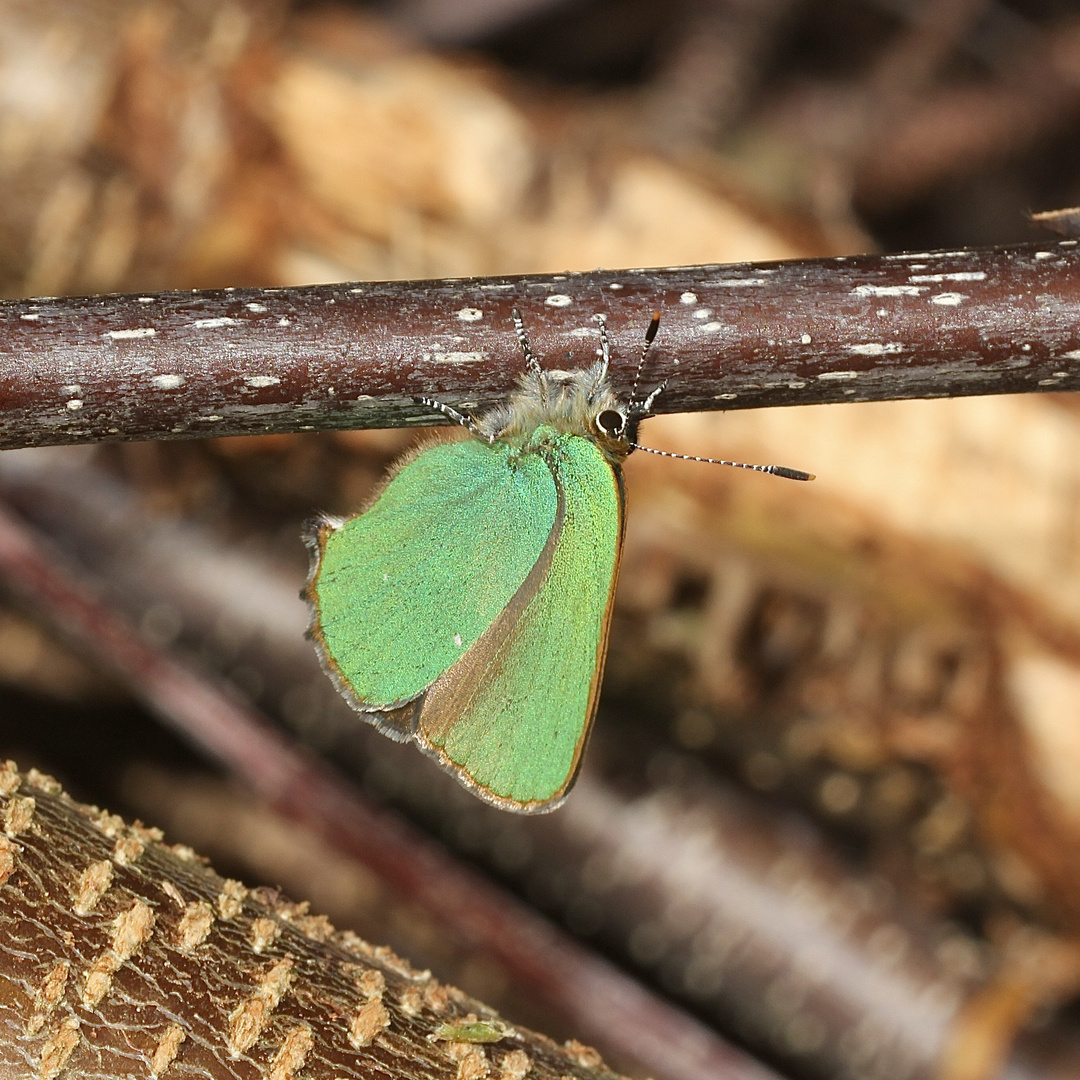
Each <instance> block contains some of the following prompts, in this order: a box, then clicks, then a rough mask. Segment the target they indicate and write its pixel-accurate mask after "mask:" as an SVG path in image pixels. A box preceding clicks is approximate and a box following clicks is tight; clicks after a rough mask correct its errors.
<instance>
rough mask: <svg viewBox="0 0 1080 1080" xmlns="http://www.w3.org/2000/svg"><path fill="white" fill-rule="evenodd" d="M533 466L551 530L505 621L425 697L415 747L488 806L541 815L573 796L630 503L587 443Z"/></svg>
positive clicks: (555, 451)
mask: <svg viewBox="0 0 1080 1080" xmlns="http://www.w3.org/2000/svg"><path fill="white" fill-rule="evenodd" d="M527 456H535V457H537V458H542V459H543V460H545V461H546V463H547V465H548V466H549V467H550V469H551V474H552V475H553V477H554V479H555V486H556V491H557V496H558V506H557V514H556V522H555V527H554V528H553V529H552V530H551V533H550V536H549V538H548V540H547V542H546V543H545V545H544V547H543V550H542V552H541V553H540V555H539V557H538V559H537V560H536V562H535V563H534V565H533V567H532V570H531V571H530V573H529V575H528V577H527V578H526V579H525V581H524V582H523V584H522V586H521V588H520V589H519V590H518V591H517V593H516V594H515V596H514V597H513V598H512V600H511V601H510V602H509V603H508V604H507V606H506V607H505V608H504V609H503V610H502V611H501V612H500V614H499V616H498V618H497V619H495V620H494V621H493V622H492V624H491V625H490V626H489V627H488V629H487V630H486V631H485V632H484V634H483V635H482V636H481V637H480V638H479V639H478V640H477V642H476V644H475V645H473V647H472V648H471V649H470V650H469V651H468V652H467V653H466V654H465V655H464V656H463V657H462V658H461V659H460V660H459V661H458V662H457V663H456V664H455V665H454V666H453V667H451V668H449V669H448V670H447V671H446V672H445V674H443V675H441V676H440V677H439V678H438V679H437V680H436V681H435V683H434V684H433V685H432V686H431V687H430V689H429V690H428V691H427V693H426V694H425V695H424V699H423V703H422V705H421V709H420V715H419V730H418V733H417V738H418V740H419V741H420V742H421V744H422V745H426V746H427V747H428V748H429V749H430V750H433V751H434V752H436V753H437V754H438V756H439V759H440V760H441V761H442V762H443V764H444V765H445V766H446V767H448V768H450V769H452V770H453V771H454V772H456V773H457V774H458V776H459V777H460V778H461V779H462V780H463V781H465V782H466V783H467V784H468V785H469V786H470V787H472V788H473V789H474V790H476V791H477V793H478V794H480V795H481V796H483V797H484V798H486V799H487V800H489V801H491V802H495V803H496V804H498V805H500V806H503V807H504V808H506V809H513V810H522V811H536V810H548V809H553V808H554V807H555V806H557V805H558V804H559V802H561V801H562V799H563V798H564V797H565V795H566V793H567V792H568V791H569V789H570V787H571V785H572V784H573V782H574V779H575V777H576V775H577V770H578V766H579V765H580V762H581V756H582V754H583V752H584V749H585V743H586V740H587V738H588V734H589V729H590V727H591V725H592V720H593V716H594V715H595V712H596V703H597V699H598V696H599V691H600V682H601V678H602V675H603V668H604V660H605V657H606V654H607V635H608V627H609V625H610V616H611V602H612V598H613V595H614V591H615V581H616V577H617V575H618V566H619V557H620V554H621V549H622V529H623V520H624V505H625V497H624V494H623V488H622V476H621V473H620V472H619V471H618V470H617V469H615V468H614V467H613V466H612V465H611V464H610V463H609V462H608V461H607V459H606V458H605V457H604V455H603V454H602V453H601V452H600V450H599V449H598V448H597V447H596V446H595V445H594V444H593V443H592V442H590V441H589V440H588V439H585V438H582V437H580V436H574V435H563V436H559V437H557V438H556V439H555V440H554V441H553V442H552V443H551V444H550V445H549V446H547V447H546V448H545V449H544V450H542V451H539V452H537V453H536V454H535V455H527Z"/></svg>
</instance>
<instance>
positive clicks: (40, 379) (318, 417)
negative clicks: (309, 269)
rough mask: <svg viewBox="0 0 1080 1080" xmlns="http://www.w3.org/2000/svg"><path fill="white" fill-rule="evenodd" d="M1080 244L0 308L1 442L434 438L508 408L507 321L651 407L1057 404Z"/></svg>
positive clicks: (1078, 339)
mask: <svg viewBox="0 0 1080 1080" xmlns="http://www.w3.org/2000/svg"><path fill="white" fill-rule="evenodd" d="M1076 244H1077V241H1076V240H1062V241H1059V242H1057V243H1048V244H1028V245H1022V246H1019V247H1014V248H987V249H982V250H965V251H945V252H929V253H921V254H918V253H916V254H905V255H881V256H879V255H863V256H856V257H852V258H840V259H810V260H802V261H796V260H792V261H790V262H777V263H743V264H740V265H734V266H688V267H671V268H667V269H661V270H612V271H606V270H604V271H600V270H598V271H593V272H591V273H573V274H556V275H551V274H544V275H533V276H524V277H503V278H471V279H445V280H440V281H412V282H397V281H390V282H370V283H363V284H359V285H356V284H349V283H345V284H340V285H312V286H305V287H300V288H286V289H222V290H213V291H203V292H173V293H155V294H147V295H140V294H132V295H128V296H92V297H82V298H79V297H60V298H54V299H38V300H11V301H5V302H3V303H0V372H2V374H0V401H3V405H4V412H3V424H2V426H0V449H9V448H12V447H18V446H40V445H47V444H53V443H73V442H100V441H110V440H112V441H115V440H125V439H170V438H173V439H175V438H199V437H206V436H218V435H241V434H264V433H266V432H288V431H312V430H315V429H320V430H322V429H332V428H369V427H398V426H402V425H405V424H437V423H444V422H445V419H444V418H443V417H441V416H439V415H438V413H436V412H435V410H433V409H430V408H427V407H426V406H422V405H417V404H416V403H415V402H414V401H413V397H414V396H415V395H426V396H430V397H435V398H437V399H439V400H440V401H443V402H445V403H446V404H448V405H452V406H454V407H456V408H458V409H462V410H464V411H465V412H470V413H472V412H476V411H477V410H478V409H479V410H482V409H484V408H487V407H489V406H491V405H493V404H495V403H497V402H500V401H502V400H505V396H506V394H507V392H508V391H509V390H510V389H511V388H512V387H513V386H514V384H515V383H516V381H517V379H518V376H519V375H520V374H521V372H522V370H523V360H522V356H521V350H520V347H519V345H518V342H517V339H516V337H515V335H514V328H513V321H512V317H511V315H512V312H513V310H514V309H515V308H517V309H520V311H521V312H522V315H523V317H524V319H525V323H526V326H527V329H528V331H529V334H530V337H531V338H532V343H533V347H534V350H535V352H536V354H537V356H539V357H540V358H541V362H542V363H543V364H544V366H546V367H581V366H583V365H585V364H587V363H590V362H591V361H592V360H593V358H594V357H595V355H596V350H597V345H598V337H597V328H596V324H595V321H594V316H595V315H596V314H598V313H603V314H604V315H605V316H606V318H607V320H608V324H609V327H610V330H611V333H612V338H613V345H614V358H613V370H612V379H613V382H614V384H615V387H616V389H617V391H618V392H619V393H620V394H622V395H625V396H626V397H627V398H628V397H629V396H630V391H631V387H632V385H633V384H634V379H635V373H636V370H637V362H638V355H639V353H640V349H641V341H642V336H643V334H644V332H645V328H646V326H647V325H648V323H649V319H650V317H651V314H652V312H653V311H660V313H661V317H662V322H661V329H660V334H659V336H658V337H657V340H656V344H655V346H654V349H653V352H651V353H650V355H649V357H648V360H647V363H646V364H645V370H644V371H643V372H642V378H641V382H640V384H639V390H640V392H641V394H642V395H644V394H646V393H648V391H649V390H650V389H651V388H653V387H655V386H657V385H658V384H659V383H660V382H661V381H662V380H664V379H670V383H669V385H668V387H667V388H666V389H665V391H664V393H663V394H661V395H660V397H659V398H658V400H657V403H656V409H657V411H659V412H687V411H695V410H706V409H712V410H716V409H746V408H760V407H763V406H769V405H817V404H822V403H829V402H839V401H883V400H891V399H896V398H913V397H915V398H918V397H954V396H963V395H967V394H1004V393H1022V392H1027V391H1039V390H1071V389H1075V387H1076V386H1077V380H1078V378H1080V255H1078V254H1077V251H1076Z"/></svg>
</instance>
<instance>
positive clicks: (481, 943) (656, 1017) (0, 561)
mask: <svg viewBox="0 0 1080 1080" xmlns="http://www.w3.org/2000/svg"><path fill="white" fill-rule="evenodd" d="M48 552H49V545H48V544H47V542H45V541H44V539H43V538H42V537H40V536H39V535H36V534H35V533H34V531H33V530H32V529H30V528H29V527H28V526H26V525H25V524H23V523H22V522H21V521H20V520H19V519H18V517H17V516H16V515H14V514H12V513H10V512H9V511H6V510H0V580H2V581H3V583H4V585H5V586H6V587H7V588H8V589H9V590H11V591H14V592H16V593H19V594H21V595H22V596H24V597H26V598H27V599H30V600H31V601H32V602H33V603H34V606H35V609H36V610H37V611H38V613H39V614H40V615H41V616H42V617H43V618H46V619H48V620H49V621H51V622H52V623H53V624H54V625H55V626H56V627H57V628H58V629H59V630H60V631H61V632H62V633H64V634H65V635H66V636H67V637H68V638H69V639H70V640H72V641H74V642H76V643H77V644H78V645H79V646H80V647H81V648H82V649H83V650H85V651H87V652H88V653H89V654H90V655H92V656H94V657H96V658H97V659H99V660H100V662H102V663H103V664H104V665H105V666H106V667H107V668H108V669H109V670H111V671H113V672H115V673H116V674H118V675H119V676H120V677H121V678H122V679H124V680H125V681H126V682H127V683H128V685H129V686H130V688H131V689H132V690H133V691H134V692H135V693H136V695H137V696H139V697H140V698H141V699H142V700H144V701H145V702H146V703H147V704H148V705H150V707H151V708H153V709H154V711H156V712H157V713H159V714H160V715H161V716H162V717H163V718H165V719H166V720H167V721H168V722H169V723H170V724H171V725H172V726H174V727H175V728H177V729H178V730H180V731H181V732H182V733H183V734H184V735H185V736H186V737H188V738H189V739H191V740H192V741H193V742H194V743H196V745H198V746H200V747H201V748H202V749H203V750H205V751H207V752H208V753H210V754H211V755H212V756H214V757H215V758H217V759H218V760H220V761H222V762H223V763H225V764H226V765H227V766H228V767H229V768H230V769H231V770H232V771H233V772H234V773H235V774H236V775H238V776H240V777H241V778H243V779H244V780H245V781H246V782H247V783H248V784H250V785H251V786H252V787H253V788H254V789H255V790H256V791H258V792H259V793H260V794H261V795H262V796H263V797H265V798H266V799H267V800H268V801H269V802H271V803H272V804H273V805H274V806H275V807H277V808H278V809H279V810H281V811H282V812H283V813H285V814H286V815H288V816H289V817H291V818H293V819H294V820H297V821H299V822H302V823H304V824H307V825H308V826H310V827H312V828H313V829H315V830H317V831H318V832H319V833H320V834H321V835H323V836H325V837H326V838H327V839H328V840H329V841H330V842H331V843H333V844H334V845H335V846H337V847H339V848H340V849H341V850H342V851H345V852H347V853H348V854H350V855H352V856H354V857H356V858H358V859H360V860H361V861H363V862H365V863H366V864H367V865H369V866H371V867H372V868H373V869H374V870H376V872H377V873H378V874H379V875H380V876H381V877H382V878H383V879H384V880H386V881H387V882H389V883H390V884H392V885H393V886H394V887H395V888H396V890H397V891H398V893H399V894H400V895H402V896H403V897H405V898H407V899H409V900H412V901H413V902H415V903H418V904H420V905H422V906H423V907H424V908H425V909H426V910H428V911H429V912H430V913H431V914H432V915H433V917H435V918H436V919H438V920H439V921H440V922H441V923H442V924H443V925H444V926H446V927H447V928H448V929H449V930H450V931H451V932H452V933H454V934H455V935H456V937H457V938H458V939H459V940H460V941H461V942H462V943H464V944H467V945H469V946H470V947H472V948H475V949H478V950H484V951H487V952H489V953H490V954H491V955H492V956H493V957H494V958H495V959H497V960H499V961H500V962H502V963H504V964H506V966H508V967H510V968H512V969H513V970H514V971H515V973H516V974H517V975H518V977H519V978H521V979H522V980H524V981H525V982H526V983H527V984H528V985H530V986H531V987H532V989H533V991H534V992H535V993H537V994H540V995H543V996H544V997H545V998H546V999H547V1000H548V1001H549V1002H551V1004H552V1005H554V1006H555V1007H557V1008H559V1009H560V1010H561V1011H562V1012H563V1014H564V1015H566V1016H567V1017H568V1018H569V1019H570V1020H571V1021H572V1023H573V1024H574V1025H575V1027H577V1028H578V1029H579V1030H581V1031H582V1032H583V1033H584V1034H586V1036H587V1037H589V1038H592V1039H594V1040H595V1041H601V1040H604V1041H605V1042H606V1045H607V1046H609V1047H611V1048H612V1049H613V1051H615V1052H617V1053H619V1054H620V1055H623V1056H625V1057H627V1058H629V1059H631V1060H634V1061H637V1062H640V1063H641V1065H643V1066H644V1067H645V1068H647V1069H648V1070H650V1071H651V1072H653V1073H654V1074H655V1075H657V1076H664V1077H669V1078H671V1080H705V1078H707V1077H708V1078H718V1077H719V1078H727V1080H769V1078H770V1075H771V1074H770V1073H769V1072H768V1070H766V1069H764V1068H763V1067H761V1066H758V1065H757V1064H756V1063H754V1062H753V1061H752V1060H751V1059H750V1058H748V1057H746V1056H744V1055H743V1054H741V1053H739V1052H738V1051H736V1050H734V1049H733V1048H730V1047H729V1046H727V1044H725V1043H724V1042H723V1040H722V1039H721V1038H720V1037H719V1036H718V1035H716V1034H715V1033H713V1032H712V1031H710V1030H709V1029H708V1028H706V1027H705V1026H704V1025H703V1024H700V1023H698V1022H697V1021H695V1020H693V1019H691V1018H690V1017H689V1016H688V1015H686V1014H685V1013H683V1012H681V1011H680V1010H678V1009H677V1008H675V1007H673V1006H671V1005H669V1004H667V1003H666V1002H664V1001H662V1000H661V999H659V998H658V997H656V996H655V995H654V994H652V993H651V992H649V991H648V990H646V989H645V988H644V987H643V986H641V985H640V984H639V983H637V982H636V981H635V980H633V979H632V978H630V977H629V976H627V975H624V974H623V973H621V972H620V971H619V970H618V969H616V968H615V967H614V966H613V965H611V964H610V963H608V962H606V961H604V960H603V959H601V958H600V957H599V956H597V955H595V954H593V953H591V952H589V951H588V950H586V949H584V948H583V947H581V946H578V945H576V944H575V943H574V942H573V941H571V940H570V939H569V938H568V937H566V936H565V935H564V934H562V933H561V932H560V931H559V930H558V929H557V928H556V927H555V926H554V925H552V924H550V923H548V922H547V921H546V920H544V919H542V918H540V917H539V916H538V915H536V914H534V913H532V912H530V911H529V910H528V909H527V908H525V907H524V905H522V904H521V903H519V902H518V901H516V900H514V899H513V898H512V897H511V896H509V895H508V894H506V893H504V892H503V891H502V890H500V889H498V888H497V887H496V886H493V885H490V884H488V883H487V882H485V881H484V880H482V879H481V878H480V877H479V876H478V875H477V874H476V873H475V872H473V871H470V870H468V869H466V868H465V867H464V866H463V865H461V864H459V863H457V862H456V861H455V860H454V859H453V858H451V857H449V856H447V855H446V854H445V853H444V852H443V851H442V850H441V849H440V848H438V847H437V846H436V845H435V844H433V843H432V842H430V841H428V840H426V839H424V838H423V837H421V836H420V835H419V833H417V832H416V831H415V830H413V829H412V828H410V827H409V826H407V825H406V824H405V823H404V822H402V821H401V820H400V819H398V818H397V817H395V816H394V815H392V814H389V813H387V812H385V811H382V810H380V809H378V808H376V807H375V806H373V805H372V804H370V803H369V802H368V801H367V800H365V799H364V798H363V797H362V796H359V795H358V794H357V793H356V792H355V791H354V790H353V789H352V788H351V787H350V786H349V785H348V784H346V783H345V782H343V781H342V780H341V778H340V777H339V776H338V775H337V774H336V773H334V772H333V771H332V770H331V769H329V768H328V767H326V766H324V765H322V764H321V763H319V762H317V761H316V760H314V759H313V758H311V757H310V756H308V755H306V754H304V753H302V752H300V751H297V750H296V749H294V748H293V747H292V746H291V745H290V744H289V743H288V742H287V741H286V740H285V739H284V738H283V737H282V736H280V735H279V734H277V733H276V732H274V731H272V730H270V729H269V728H268V726H267V725H266V724H265V723H264V722H262V720H261V718H259V717H258V716H257V715H255V714H254V713H253V712H252V711H251V710H250V709H248V708H247V707H245V706H243V705H241V704H239V703H238V702H236V701H235V700H234V699H233V698H232V697H231V696H230V695H228V694H227V693H225V692H224V691H222V690H221V689H219V688H217V687H215V686H214V685H212V683H210V682H209V681H208V680H207V679H206V678H205V677H203V676H201V675H200V674H198V673H197V672H195V671H194V670H192V669H190V668H189V667H187V666H186V665H184V664H182V663H180V662H178V661H177V660H175V659H173V658H171V657H169V656H167V655H165V654H163V653H162V652H161V651H160V650H158V649H156V648H154V647H152V646H149V645H147V644H146V643H145V642H143V641H142V640H140V639H139V637H138V636H137V635H136V634H135V633H134V632H133V631H132V630H131V629H130V628H129V627H128V626H127V624H126V623H125V622H124V620H123V619H121V618H119V617H117V616H116V615H115V614H113V613H112V612H111V611H109V610H108V608H106V607H105V606H104V605H103V604H101V603H100V602H99V601H98V600H97V599H96V598H95V597H94V596H93V595H92V594H91V591H90V590H89V589H87V588H85V587H83V586H82V585H80V584H79V583H77V582H76V581H75V580H73V578H72V577H70V576H69V575H68V574H67V573H65V572H64V571H63V570H62V569H61V568H60V567H59V565H58V564H57V563H56V562H55V561H54V560H53V559H52V558H50V555H49V553H48ZM297 641H298V644H299V639H297Z"/></svg>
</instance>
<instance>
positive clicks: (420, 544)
mask: <svg viewBox="0 0 1080 1080" xmlns="http://www.w3.org/2000/svg"><path fill="white" fill-rule="evenodd" d="M508 458H509V451H508V449H507V447H505V446H503V445H499V444H497V445H495V446H489V445H488V444H486V443H483V442H480V441H478V440H469V441H466V442H453V443H446V444H442V445H436V446H432V447H429V448H428V449H426V450H424V451H423V452H422V453H420V454H419V455H418V456H417V457H416V458H414V459H413V460H411V461H408V462H407V463H406V464H405V465H404V466H403V467H402V468H401V469H400V470H399V471H398V472H397V473H396V475H395V476H394V477H393V478H392V479H391V481H390V482H389V484H387V486H386V487H385V488H384V489H383V491H382V493H381V494H380V495H379V497H378V498H377V499H376V501H375V502H374V504H373V505H372V506H371V507H370V508H369V509H368V510H366V511H365V512H364V513H362V514H359V515H358V516H356V517H353V518H350V519H348V520H347V521H346V522H344V523H343V524H342V525H340V526H339V527H337V528H333V527H332V526H331V525H330V524H328V523H324V524H322V525H321V526H320V527H319V528H318V529H317V530H316V534H315V536H314V537H313V543H314V544H315V545H317V551H316V565H315V569H314V571H313V573H312V577H311V580H310V582H309V584H308V589H307V596H308V599H309V600H310V602H311V605H312V610H313V621H312V636H313V637H314V638H315V641H316V642H317V644H318V645H319V647H320V652H321V653H322V657H323V660H324V663H325V665H326V667H327V668H328V670H329V671H330V673H331V674H332V675H333V676H334V678H335V681H336V682H337V683H338V686H339V688H340V689H341V690H342V691H343V692H344V693H345V694H346V696H347V697H349V698H350V699H351V700H352V702H353V704H354V705H355V706H356V707H357V708H359V709H361V710H362V711H366V712H375V711H383V710H391V709H394V708H395V707H397V706H400V705H403V704H404V703H406V702H409V701H412V700H414V699H415V698H417V697H418V695H420V694H421V693H422V692H423V691H424V689H425V688H426V687H427V686H429V685H430V684H431V683H432V682H433V681H434V680H435V679H437V678H438V677H439V676H440V675H441V674H442V673H443V672H445V671H446V670H447V669H448V668H450V667H452V666H453V665H454V664H455V663H456V662H457V661H458V660H460V659H461V657H462V656H463V655H465V654H466V653H467V652H468V651H469V650H470V648H471V647H473V646H474V645H475V643H476V642H477V640H478V639H479V638H480V636H481V635H482V634H483V633H484V631H485V630H487V628H488V627H489V626H490V625H491V623H492V622H493V621H494V620H495V619H496V618H497V617H498V615H499V613H500V612H501V611H502V610H503V609H504V608H505V607H506V605H507V604H508V603H509V602H510V600H511V599H512V598H513V596H514V595H515V593H516V592H517V591H518V590H519V588H520V586H521V584H522V582H523V581H525V579H526V577H527V576H528V575H529V573H530V571H531V570H532V568H533V566H534V565H535V564H536V562H537V560H538V559H539V558H540V557H541V554H542V553H543V551H544V548H545V546H546V545H547V543H548V540H549V537H550V535H551V532H552V526H553V525H554V523H555V517H556V512H557V508H558V501H559V500H558V493H557V490H556V484H555V479H554V477H553V476H552V472H551V470H550V468H549V467H548V465H547V463H546V462H545V461H544V460H542V459H541V458H540V457H539V456H537V455H525V456H524V457H522V458H521V459H520V460H519V461H517V462H516V463H515V467H513V468H511V467H510V463H509V460H508ZM398 737H400V735H399V736H398Z"/></svg>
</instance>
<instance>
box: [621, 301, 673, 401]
mask: <svg viewBox="0 0 1080 1080" xmlns="http://www.w3.org/2000/svg"><path fill="white" fill-rule="evenodd" d="M659 329H660V312H659V311H654V312H653V313H652V318H651V319H650V320H649V325H648V326H647V327H645V340H644V341H642V343H641V355H640V356H639V357H638V363H637V370H636V371H635V372H634V385H633V386H632V387H631V388H630V411H631V412H632V413H635V414H637V415H642V416H643V415H644V414H645V413H647V412H648V411H649V408H650V407H651V406H652V403H653V402H654V401H655V400H656V398H657V396H658V395H659V393H660V391H661V390H663V389H664V387H665V386H667V379H665V380H664V381H663V382H662V383H661V384H660V385H659V386H658V387H657V388H656V389H655V390H654V391H653V392H652V393H651V394H650V395H649V396H648V397H647V398H646V399H645V401H644V402H642V405H641V408H640V409H636V408H635V407H634V405H635V403H636V402H637V388H638V382H639V381H640V379H641V369H642V367H643V365H644V364H645V355H646V353H648V351H649V346H650V345H652V343H653V341H655V340H656V332H657V331H658V330H659ZM678 362H679V361H678V360H676V361H675V363H676V364H677V363H678Z"/></svg>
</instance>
